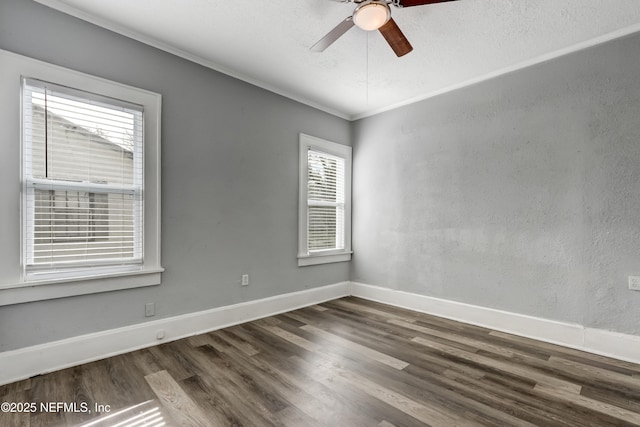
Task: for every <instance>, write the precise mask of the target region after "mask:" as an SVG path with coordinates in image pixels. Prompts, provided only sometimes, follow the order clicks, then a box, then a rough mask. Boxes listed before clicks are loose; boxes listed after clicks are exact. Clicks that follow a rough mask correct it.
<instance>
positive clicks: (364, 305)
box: [0, 298, 640, 427]
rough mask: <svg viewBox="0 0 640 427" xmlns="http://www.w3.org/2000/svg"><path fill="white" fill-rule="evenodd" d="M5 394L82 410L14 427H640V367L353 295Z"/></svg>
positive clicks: (4, 422) (24, 418) (0, 392)
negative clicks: (66, 405)
mask: <svg viewBox="0 0 640 427" xmlns="http://www.w3.org/2000/svg"><path fill="white" fill-rule="evenodd" d="M0 396H1V397H2V398H1V399H0V401H2V402H24V403H29V404H30V403H36V404H37V405H39V404H40V402H45V403H46V402H63V403H67V404H70V403H75V404H76V406H77V408H76V409H77V410H76V411H73V410H69V409H73V407H71V408H69V407H68V408H66V409H68V410H67V411H65V410H64V408H63V410H60V411H57V410H54V411H49V412H47V411H41V410H40V408H38V410H36V411H35V412H33V413H30V414H29V413H27V414H24V413H22V414H19V413H0V426H3V427H4V426H10V427H13V426H76V425H87V426H88V425H91V426H111V427H114V426H160V425H162V423H163V422H164V423H165V425H169V426H174V425H175V426H251V427H253V426H272V425H273V426H295V427H298V426H302V427H306V426H310V427H313V426H330V427H342V426H346V427H351V426H380V427H392V426H397V427H400V426H426V425H430V426H447V427H449V426H456V425H460V426H466V425H487V426H533V425H535V426H581V427H584V426H598V427H600V426H620V425H640V365H636V364H632V363H627V362H622V361H618V360H614V359H609V358H606V357H602V356H597V355H592V354H588V353H583V352H580V351H576V350H571V349H567V348H563V347H559V346H556V345H551V344H546V343H542V342H538V341H534V340H531V339H526V338H521V337H518V336H514V335H509V334H506V333H502V332H497V331H492V330H489V329H484V328H480V327H476V326H470V325H466V324H462V323H458V322H454V321H451V320H446V319H442V318H438V317H433V316H428V315H425V314H420V313H416V312H413V311H408V310H403V309H399V308H396V307H391V306H387V305H383V304H378V303H374V302H370V301H366V300H361V299H357V298H343V299H340V300H336V301H331V302H327V303H323V304H320V305H316V306H312V307H308V308H304V309H300V310H296V311H293V312H290V313H286V314H281V315H278V316H273V317H269V318H265V319H262V320H258V321H254V322H250V323H246V324H243V325H239V326H234V327H231V328H226V329H223V330H219V331H215V332H211V333H208V334H203V335H197V336H194V337H191V338H187V339H182V340H179V341H175V342H171V343H166V344H162V345H159V346H157V347H152V348H148V349H144V350H139V351H135V352H132V353H127V354H124V355H121V356H116V357H110V358H108V359H105V360H101V361H97V362H93V363H88V364H85V365H82V366H78V367H74V368H69V369H65V370H62V371H58V372H54V373H51V374H47V375H41V376H37V377H34V378H31V379H29V380H25V381H21V382H18V383H14V384H9V385H6V386H3V387H0ZM83 405H86V406H83ZM96 405H102V406H96ZM106 405H109V408H108V409H109V411H107V410H106V409H107V407H106ZM83 408H84V409H87V411H86V412H83Z"/></svg>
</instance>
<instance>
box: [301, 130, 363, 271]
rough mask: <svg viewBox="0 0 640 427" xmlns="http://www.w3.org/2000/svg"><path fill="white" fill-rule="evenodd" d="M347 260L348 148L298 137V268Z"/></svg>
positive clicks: (349, 165) (349, 241) (349, 251)
mask: <svg viewBox="0 0 640 427" xmlns="http://www.w3.org/2000/svg"><path fill="white" fill-rule="evenodd" d="M350 259H351V147H348V146H346V145H341V144H336V143H334V142H329V141H325V140H322V139H319V138H315V137H312V136H309V135H304V134H301V135H300V209H299V248H298V265H300V266H303V265H312V264H323V263H329V262H340V261H349V260H350Z"/></svg>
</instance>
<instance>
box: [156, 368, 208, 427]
mask: <svg viewBox="0 0 640 427" xmlns="http://www.w3.org/2000/svg"><path fill="white" fill-rule="evenodd" d="M144 379H145V380H146V381H147V383H149V386H150V387H151V389H152V390H153V392H154V393H155V394H156V395H157V396H158V400H159V401H160V403H161V404H162V405H163V406H164V408H165V409H166V410H167V412H169V414H170V415H171V417H172V418H173V420H174V421H175V422H176V425H177V426H185V427H215V426H214V425H213V424H212V423H211V422H210V421H209V418H208V417H207V415H206V414H205V413H204V412H202V410H201V409H200V408H199V407H198V406H197V405H196V404H195V403H194V402H193V400H191V398H190V397H189V396H188V395H187V394H186V393H185V392H184V390H182V388H180V386H179V385H178V383H177V382H176V380H174V379H173V378H172V377H171V375H169V373H168V372H167V371H160V372H156V373H155V374H149V375H145V377H144Z"/></svg>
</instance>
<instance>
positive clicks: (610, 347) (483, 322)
mask: <svg viewBox="0 0 640 427" xmlns="http://www.w3.org/2000/svg"><path fill="white" fill-rule="evenodd" d="M351 295H353V296H355V297H359V298H364V299H368V300H372V301H377V302H381V303H384V304H389V305H394V306H397V307H402V308H408V309H410V310H414V311H419V312H422V313H427V314H432V315H435V316H440V317H445V318H448V319H452V320H458V321H461V322H464V323H469V324H472V325H477V326H483V327H486V328H490V329H495V330H497V331H502V332H507V333H511V334H515V335H520V336H524V337H528V338H534V339H537V340H540V341H545V342H549V343H553V344H559V345H562V346H565V347H571V348H575V349H578V350H583V351H587V352H589V353H595V354H600V355H603V356H608V357H613V358H615V359H620V360H626V361H628V362H633V363H640V336H636V335H628V334H621V333H618V332H612V331H606V330H603V329H594V328H587V327H584V326H582V325H580V324H577V323H567V322H558V321H555V320H549V319H543V318H540V317H533V316H526V315H523V314H518V313H512V312H508V311H502V310H496V309H492V308H487V307H480V306H477V305H471V304H464V303H460V302H455V301H449V300H444V299H440V298H433V297H428V296H425V295H419V294H413V293H409V292H403V291H398V290H394V289H388V288H382V287H378V286H372V285H367V284H364V283H357V282H351Z"/></svg>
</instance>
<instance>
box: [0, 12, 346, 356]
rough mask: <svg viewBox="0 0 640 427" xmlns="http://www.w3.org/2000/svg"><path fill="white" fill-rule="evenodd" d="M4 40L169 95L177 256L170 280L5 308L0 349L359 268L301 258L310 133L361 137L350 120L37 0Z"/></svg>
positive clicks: (166, 205)
mask: <svg viewBox="0 0 640 427" xmlns="http://www.w3.org/2000/svg"><path fill="white" fill-rule="evenodd" d="M0 48H1V49H6V50H9V51H12V52H15V53H19V54H22V55H26V56H29V57H32V58H35V59H39V60H43V61H47V62H50V63H53V64H57V65H61V66H64V67H69V68H72V69H76V70H78V71H82V72H85V73H89V74H93V75H97V76H100V77H104V78H107V79H111V80H115V81H118V82H121V83H125V84H129V85H132V86H136V87H140V88H143V89H148V90H151V91H155V92H158V93H160V94H162V96H163V105H162V108H163V111H162V264H163V266H164V267H165V268H166V272H165V273H164V274H163V279H162V285H160V286H157V287H150V288H142V289H134V290H128V291H116V292H109V293H102V294H93V295H85V296H79V297H73V298H64V299H57V300H49V301H41V302H34V303H26V304H18V305H13V306H5V307H0V351H6V350H11V349H16V348H20V347H24V346H28V345H33V344H38V343H43V342H48V341H53V340H57V339H62V338H66V337H71V336H75V335H79V334H84V333H90V332H96V331H100V330H106V329H110V328H115V327H120V326H125V325H131V324H135V323H139V322H144V321H145V320H153V319H158V318H161V317H168V316H174V315H179V314H183V313H189V312H194V311H199V310H204V309H208V308H213V307H219V306H224V305H229V304H233V303H238V302H241V301H247V300H253V299H258V298H264V297H269V296H272V295H278V294H284V293H288V292H294V291H299V290H303V289H307V288H312V287H316V286H321V285H326V284H332V283H337V282H341V281H345V280H348V278H349V276H348V275H349V270H348V269H349V265H348V263H340V264H333V265H325V266H311V267H304V268H298V267H297V259H296V255H297V197H298V188H297V186H298V169H297V168H298V133H299V132H304V133H308V134H311V135H315V136H318V137H321V138H325V139H329V140H333V141H336V142H339V143H344V144H349V143H350V124H349V123H348V122H347V121H345V120H342V119H339V118H336V117H333V116H331V115H328V114H325V113H323V112H320V111H318V110H315V109H313V108H310V107H307V106H304V105H302V104H299V103H296V102H294V101H291V100H288V99H286V98H283V97H281V96H278V95H275V94H273V93H270V92H268V91H264V90H262V89H259V88H256V87H254V86H251V85H249V84H246V83H243V82H241V81H238V80H236V79H233V78H231V77H228V76H225V75H222V74H220V73H217V72H214V71H212V70H210V69H207V68H204V67H201V66H199V65H196V64H193V63H190V62H188V61H185V60H181V59H179V58H177V57H175V56H172V55H170V54H167V53H165V52H162V51H159V50H156V49H153V48H151V47H148V46H145V45H143V44H141V43H138V42H135V41H132V40H130V39H128V38H126V37H122V36H119V35H116V34H114V33H111V32H109V31H106V30H103V29H101V28H98V27H95V26H93V25H91V24H88V23H86V22H83V21H80V20H77V19H75V18H72V17H70V16H67V15H65V14H61V13H58V12H56V11H53V10H51V9H49V8H47V7H44V6H41V5H39V4H37V3H35V2H32V1H25V0H2V1H1V2H0ZM0 66H1V64H0ZM17 143H18V141H0V168H2V167H3V166H2V165H3V164H4V163H5V162H19V159H16V158H8V157H7V156H6V155H4V154H2V153H3V147H7V144H17ZM16 185H18V183H17V182H16ZM3 203H7V201H3ZM9 203H12V204H13V205H14V209H16V210H17V209H18V208H19V200H14V201H10V202H9ZM0 212H6V211H5V210H2V211H0ZM0 221H2V218H0ZM17 227H18V224H15V228H16V229H17ZM1 241H2V238H1V236H0V242H1ZM0 244H1V243H0ZM2 250H3V251H5V250H7V248H2ZM8 250H12V249H11V248H9V249H8ZM19 250H20V249H19V248H15V251H19ZM243 273H248V274H250V279H251V284H250V285H249V287H247V288H241V287H240V286H239V280H240V275H241V274H243ZM151 301H154V302H155V303H156V312H157V315H156V317H155V318H151V319H145V318H144V304H145V303H146V302H151Z"/></svg>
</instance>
